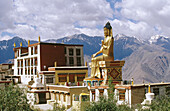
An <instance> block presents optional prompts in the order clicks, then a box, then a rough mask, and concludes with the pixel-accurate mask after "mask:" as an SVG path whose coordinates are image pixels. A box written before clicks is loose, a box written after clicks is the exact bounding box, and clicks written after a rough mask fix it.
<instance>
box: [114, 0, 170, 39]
mask: <svg viewBox="0 0 170 111" xmlns="http://www.w3.org/2000/svg"><path fill="white" fill-rule="evenodd" d="M115 8H116V9H120V14H121V19H122V20H121V21H122V22H123V24H126V26H127V25H129V27H127V30H129V31H130V30H131V31H133V33H132V32H126V33H125V34H134V35H139V34H140V35H141V36H143V38H148V37H150V36H152V35H153V34H164V35H166V36H170V32H169V31H168V30H167V29H169V27H170V22H169V18H170V13H169V12H170V1H169V0H123V1H122V2H117V3H116V4H115ZM129 20H131V21H132V22H133V23H132V24H131V23H130V22H129Z"/></svg>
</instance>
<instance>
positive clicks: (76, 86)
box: [46, 85, 87, 89]
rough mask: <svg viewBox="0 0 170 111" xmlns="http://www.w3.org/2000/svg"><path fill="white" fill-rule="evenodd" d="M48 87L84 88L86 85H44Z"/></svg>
mask: <svg viewBox="0 0 170 111" xmlns="http://www.w3.org/2000/svg"><path fill="white" fill-rule="evenodd" d="M46 86H48V87H60V88H68V89H71V88H86V87H87V86H64V85H46Z"/></svg>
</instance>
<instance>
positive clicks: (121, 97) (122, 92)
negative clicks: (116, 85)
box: [119, 90, 125, 100]
mask: <svg viewBox="0 0 170 111" xmlns="http://www.w3.org/2000/svg"><path fill="white" fill-rule="evenodd" d="M119 100H125V90H119Z"/></svg>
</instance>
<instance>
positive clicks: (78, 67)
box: [48, 66, 88, 70]
mask: <svg viewBox="0 0 170 111" xmlns="http://www.w3.org/2000/svg"><path fill="white" fill-rule="evenodd" d="M48 69H55V70H82V69H88V66H61V67H49V68H48Z"/></svg>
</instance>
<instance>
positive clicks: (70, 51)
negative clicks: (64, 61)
mask: <svg viewBox="0 0 170 111" xmlns="http://www.w3.org/2000/svg"><path fill="white" fill-rule="evenodd" d="M73 51H74V50H73V49H72V48H69V55H71V56H73V55H74V52H73Z"/></svg>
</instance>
